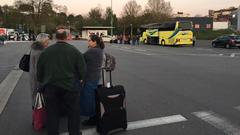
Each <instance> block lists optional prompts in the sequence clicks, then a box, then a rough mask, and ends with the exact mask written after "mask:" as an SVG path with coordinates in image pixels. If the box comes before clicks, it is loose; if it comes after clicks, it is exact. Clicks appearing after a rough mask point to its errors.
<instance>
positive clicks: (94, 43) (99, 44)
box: [80, 35, 104, 125]
mask: <svg viewBox="0 0 240 135" xmlns="http://www.w3.org/2000/svg"><path fill="white" fill-rule="evenodd" d="M103 49H104V43H103V41H102V40H101V38H100V37H99V36H98V35H90V38H89V40H88V50H87V51H86V52H85V53H84V58H85V61H86V64H87V73H86V76H85V80H84V86H83V89H82V91H81V96H80V107H81V115H82V116H87V117H90V118H89V119H88V120H86V121H84V122H83V123H82V124H83V125H95V124H96V116H95V115H96V105H95V90H96V89H97V86H98V82H99V80H100V78H101V68H102V62H103Z"/></svg>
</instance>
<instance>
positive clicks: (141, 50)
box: [134, 49, 147, 52]
mask: <svg viewBox="0 0 240 135" xmlns="http://www.w3.org/2000/svg"><path fill="white" fill-rule="evenodd" d="M134 50H136V51H140V52H146V51H147V50H143V49H134Z"/></svg>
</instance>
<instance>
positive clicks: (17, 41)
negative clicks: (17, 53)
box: [5, 41, 33, 43]
mask: <svg viewBox="0 0 240 135" xmlns="http://www.w3.org/2000/svg"><path fill="white" fill-rule="evenodd" d="M30 42H33V41H5V43H30Z"/></svg>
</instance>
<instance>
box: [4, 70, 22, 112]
mask: <svg viewBox="0 0 240 135" xmlns="http://www.w3.org/2000/svg"><path fill="white" fill-rule="evenodd" d="M22 73H23V71H22V70H12V71H11V72H10V73H9V74H8V75H7V77H6V78H5V79H4V80H3V81H2V83H1V84H0V115H1V114H2V112H3V110H4V108H5V106H6V104H7V102H8V99H9V97H10V96H11V94H12V92H13V90H14V88H15V86H16V85H17V82H18V80H19V78H20V77H21V76H22Z"/></svg>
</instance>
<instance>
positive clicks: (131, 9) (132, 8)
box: [123, 0, 142, 17]
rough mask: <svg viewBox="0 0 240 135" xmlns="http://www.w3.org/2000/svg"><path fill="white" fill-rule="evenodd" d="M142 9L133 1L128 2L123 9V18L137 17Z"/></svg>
mask: <svg viewBox="0 0 240 135" xmlns="http://www.w3.org/2000/svg"><path fill="white" fill-rule="evenodd" d="M141 10H142V7H141V5H138V4H137V2H136V1H135V0H130V1H129V2H128V3H127V4H126V5H125V6H124V8H123V16H132V17H137V16H138V15H139V13H140V12H141Z"/></svg>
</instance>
